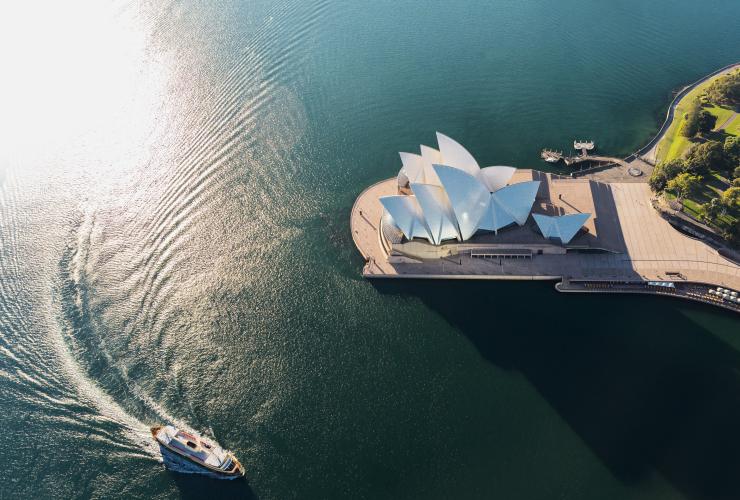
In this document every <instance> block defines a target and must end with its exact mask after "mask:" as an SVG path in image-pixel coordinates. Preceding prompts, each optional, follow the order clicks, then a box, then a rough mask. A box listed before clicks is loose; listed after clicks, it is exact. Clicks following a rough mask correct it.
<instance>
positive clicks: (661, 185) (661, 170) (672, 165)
mask: <svg viewBox="0 0 740 500" xmlns="http://www.w3.org/2000/svg"><path fill="white" fill-rule="evenodd" d="M685 169H686V165H685V164H684V161H683V160H682V159H680V158H676V159H674V160H671V161H669V162H664V163H659V164H658V165H656V166H655V168H654V169H653V173H652V175H651V176H650V180H649V181H648V183H649V184H650V187H651V188H652V189H653V191H656V192H659V191H663V190H664V189H665V188H666V185H667V184H668V181H669V180H671V179H673V178H674V177H676V176H677V175H678V174H680V173H681V172H683V171H684V170H685Z"/></svg>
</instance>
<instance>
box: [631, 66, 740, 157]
mask: <svg viewBox="0 0 740 500" xmlns="http://www.w3.org/2000/svg"><path fill="white" fill-rule="evenodd" d="M738 68H740V62H736V63H733V64H729V65H727V66H725V67H724V68H720V69H718V70H717V71H714V72H712V73H710V74H708V75H707V76H705V77H703V78H701V79H699V80H697V81H695V82H694V83H692V84H691V85H687V86H686V87H684V88H683V89H681V91H680V92H678V93H677V94H676V96H675V97H674V98H673V101H671V105H670V106H668V112H667V114H666V119H665V121H664V122H663V125H662V126H661V127H660V130H658V133H657V134H655V137H653V138H652V139H651V140H650V142H648V143H647V144H646V145H645V146H643V147H642V148H640V149H639V150H638V151H637V153H636V156H641V157H642V158H643V159H644V160H646V161H647V162H649V163H652V164H653V165H654V164H655V163H656V162H657V161H658V158H657V154H658V145H659V144H660V141H661V139H663V136H665V134H666V132H667V131H668V129H669V128H670V126H671V124H672V123H673V120H674V118H675V116H674V115H675V112H676V107H677V106H678V103H679V102H681V99H683V98H684V97H685V96H686V94H688V93H689V92H691V91H692V90H694V89H695V88H696V87H698V86H699V85H701V84H703V83H704V82H706V81H707V80H710V79H712V78H714V77H716V76H719V75H724V74H727V73H729V72H731V71H734V70H735V69H738Z"/></svg>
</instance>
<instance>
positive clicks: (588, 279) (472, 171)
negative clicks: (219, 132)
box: [351, 134, 740, 312]
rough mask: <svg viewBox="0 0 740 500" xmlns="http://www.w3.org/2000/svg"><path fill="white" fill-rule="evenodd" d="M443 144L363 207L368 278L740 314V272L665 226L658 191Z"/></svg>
mask: <svg viewBox="0 0 740 500" xmlns="http://www.w3.org/2000/svg"><path fill="white" fill-rule="evenodd" d="M438 142H439V145H440V147H439V150H435V149H433V148H429V147H426V146H422V151H421V153H422V154H421V155H413V154H410V153H401V160H402V164H403V166H402V168H401V170H400V171H399V174H398V175H397V176H396V177H394V178H391V179H387V180H384V181H381V182H378V183H376V184H374V185H372V186H370V187H369V188H367V189H366V190H365V191H363V192H362V193H361V194H360V196H359V197H358V198H357V200H356V202H355V204H354V206H353V208H352V213H351V231H352V236H353V239H354V242H355V244H356V246H357V248H358V249H359V251H360V253H361V254H362V256H363V257H364V258H365V260H366V263H365V266H364V268H363V276H365V277H366V278H370V279H376V278H417V279H418V278H432V279H495V280H552V281H557V282H558V283H557V285H556V289H557V290H558V291H561V292H612V293H652V294H659V295H670V296H675V297H682V298H685V299H691V300H698V301H702V302H706V303H710V304H714V305H718V306H721V307H724V308H726V309H730V310H733V311H736V312H740V299H738V298H737V291H738V290H740V266H738V265H737V264H736V263H735V262H733V261H731V260H729V259H727V258H725V257H723V256H722V255H720V254H719V253H718V252H717V250H715V249H714V248H712V247H710V246H708V245H707V244H706V243H704V242H702V241H699V240H697V239H694V238H691V237H689V236H686V235H684V234H682V233H680V232H679V231H677V230H676V229H675V228H673V226H671V225H670V224H669V223H668V222H667V221H666V220H664V219H663V218H662V217H661V216H660V214H659V213H658V212H657V211H656V210H655V209H653V207H652V199H651V197H652V194H651V191H650V188H649V186H648V185H647V183H645V182H634V181H631V182H630V181H625V182H601V181H599V180H595V179H594V178H586V177H581V178H575V179H573V178H570V177H563V176H558V175H555V174H550V173H544V172H540V171H537V170H531V169H515V168H513V167H486V168H482V169H481V168H480V167H478V164H477V163H476V162H475V159H474V158H473V156H472V155H471V154H470V153H468V152H467V151H466V150H465V149H464V148H463V147H462V146H461V145H459V144H458V143H456V142H455V141H453V140H452V139H450V138H448V137H446V136H444V135H442V134H438ZM617 168H620V167H617ZM596 178H599V177H596ZM717 288H721V289H722V290H724V291H726V292H722V293H721V294H718V293H716V290H717ZM710 292H711V293H710ZM733 292H735V295H732V293H733ZM724 295H727V297H724Z"/></svg>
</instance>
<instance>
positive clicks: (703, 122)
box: [697, 109, 717, 134]
mask: <svg viewBox="0 0 740 500" xmlns="http://www.w3.org/2000/svg"><path fill="white" fill-rule="evenodd" d="M715 125H717V117H716V116H714V115H713V114H712V113H710V112H709V111H707V110H705V109H702V110H701V111H700V112H699V118H698V120H697V127H698V129H699V132H700V133H702V134H706V133H707V132H711V131H712V129H713V128H714V126H715Z"/></svg>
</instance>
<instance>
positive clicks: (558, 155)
mask: <svg viewBox="0 0 740 500" xmlns="http://www.w3.org/2000/svg"><path fill="white" fill-rule="evenodd" d="M594 148H596V143H595V142H594V141H579V140H574V141H573V149H574V150H576V151H580V152H581V154H580V155H574V156H566V155H564V154H563V152H562V151H556V150H554V149H547V148H545V149H543V150H542V151H541V152H540V158H542V159H543V160H545V161H546V162H548V163H557V162H559V161H562V162H564V163H565V164H566V165H567V166H571V165H574V164H576V163H579V162H583V161H602V160H600V159H597V157H590V156H589V155H588V153H589V151H593V150H594Z"/></svg>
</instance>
